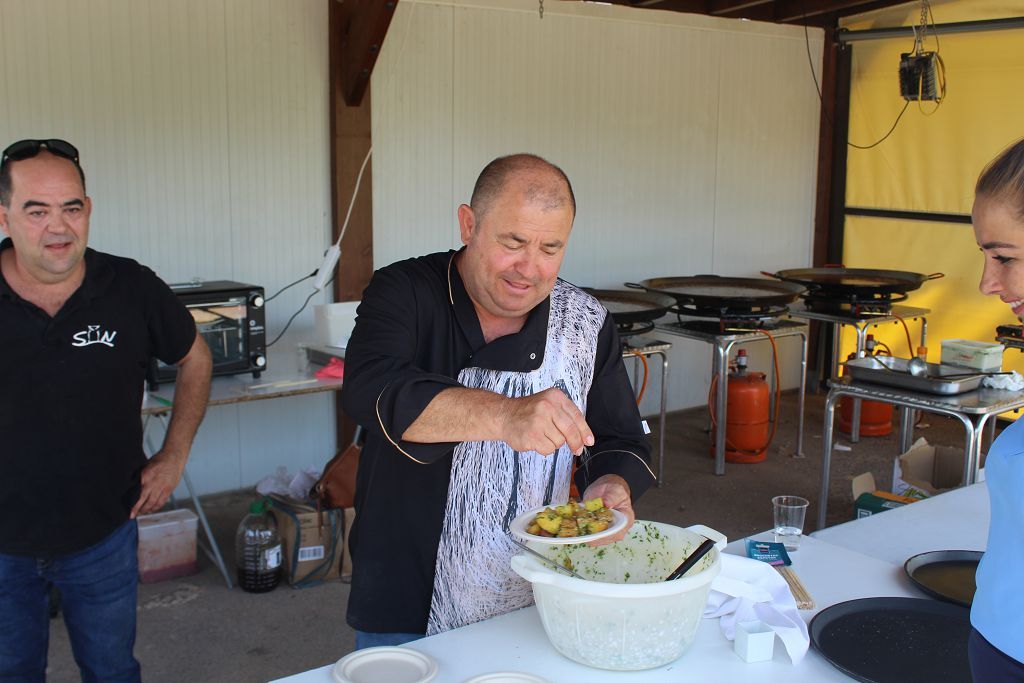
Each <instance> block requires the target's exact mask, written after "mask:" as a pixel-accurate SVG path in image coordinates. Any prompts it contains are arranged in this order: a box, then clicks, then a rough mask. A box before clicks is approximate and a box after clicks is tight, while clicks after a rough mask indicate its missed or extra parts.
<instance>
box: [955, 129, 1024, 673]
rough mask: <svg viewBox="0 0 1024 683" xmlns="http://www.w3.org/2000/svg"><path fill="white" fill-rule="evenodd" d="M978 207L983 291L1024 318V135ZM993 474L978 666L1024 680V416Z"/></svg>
mask: <svg viewBox="0 0 1024 683" xmlns="http://www.w3.org/2000/svg"><path fill="white" fill-rule="evenodd" d="M971 213H972V217H973V221H974V236H975V238H976V239H977V241H978V246H979V247H981V251H982V253H983V254H984V255H985V269H984V272H983V274H982V276H981V284H980V289H981V292H982V293H983V294H995V295H998V296H999V298H1000V299H1002V300H1003V302H1005V303H1006V304H1007V305H1009V306H1010V308H1011V310H1013V314H1014V315H1015V316H1017V317H1018V318H1019V319H1022V320H1024V140H1020V141H1018V142H1017V143H1016V144H1014V145H1012V146H1011V147H1009V148H1007V149H1006V150H1004V151H1003V152H1002V153H1001V154H1000V155H999V156H998V157H996V158H995V159H994V160H993V161H992V162H991V163H989V165H988V166H987V167H985V170H984V171H982V173H981V177H979V178H978V184H977V186H976V188H975V199H974V209H973V211H972V212H971ZM985 480H986V482H987V483H988V493H989V498H990V499H991V506H992V518H991V522H990V524H989V532H988V546H987V548H986V550H985V556H984V557H983V558H982V560H981V565H980V566H979V567H978V574H977V582H978V591H977V593H976V594H975V596H974V604H973V606H972V607H971V624H972V625H973V627H974V628H973V629H972V631H971V639H970V644H969V652H970V658H971V672H972V674H973V675H974V680H975V681H984V682H985V683H990V682H991V683H1001V682H1002V681H1024V420H1017V421H1016V422H1014V423H1013V424H1012V425H1011V426H1010V427H1008V428H1007V429H1005V430H1004V431H1003V433H1002V434H1000V435H999V438H998V439H996V441H995V443H994V444H992V448H991V449H990V450H989V453H988V459H987V460H986V463H985Z"/></svg>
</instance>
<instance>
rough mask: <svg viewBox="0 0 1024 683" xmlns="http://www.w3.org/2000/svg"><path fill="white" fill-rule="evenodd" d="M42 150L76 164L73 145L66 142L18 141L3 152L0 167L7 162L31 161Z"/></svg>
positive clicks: (76, 159) (76, 157)
mask: <svg viewBox="0 0 1024 683" xmlns="http://www.w3.org/2000/svg"><path fill="white" fill-rule="evenodd" d="M44 149H45V150H46V151H47V152H50V153H51V154H56V155H57V156H59V157H64V158H65V159H70V160H71V161H73V162H75V163H76V164H77V163H78V150H77V149H75V146H74V145H72V144H71V143H70V142H67V141H66V140H56V139H52V140H19V141H18V142H15V143H14V144H13V145H11V146H9V147H8V148H7V149H5V150H4V154H3V156H2V157H0V165H2V164H6V163H7V162H8V161H21V160H22V159H31V158H32V157H34V156H36V155H37V154H39V153H40V152H41V151H43V150H44Z"/></svg>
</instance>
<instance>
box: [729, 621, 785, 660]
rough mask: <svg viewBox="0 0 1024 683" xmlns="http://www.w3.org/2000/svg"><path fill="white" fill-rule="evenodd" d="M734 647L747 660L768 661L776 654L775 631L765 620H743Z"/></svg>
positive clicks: (737, 628) (737, 627) (737, 629)
mask: <svg viewBox="0 0 1024 683" xmlns="http://www.w3.org/2000/svg"><path fill="white" fill-rule="evenodd" d="M732 649H733V651H734V652H735V653H736V654H737V655H739V657H740V659H742V660H743V661H745V662H766V661H768V660H769V659H771V658H772V657H774V656H775V631H773V630H772V629H771V627H770V626H768V625H767V624H765V623H764V622H763V621H741V622H740V623H738V624H736V638H735V639H734V640H733V641H732Z"/></svg>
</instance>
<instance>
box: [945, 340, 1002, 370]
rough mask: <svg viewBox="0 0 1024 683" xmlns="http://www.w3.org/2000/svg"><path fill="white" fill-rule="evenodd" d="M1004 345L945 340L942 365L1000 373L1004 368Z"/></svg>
mask: <svg viewBox="0 0 1024 683" xmlns="http://www.w3.org/2000/svg"><path fill="white" fill-rule="evenodd" d="M1003 348H1004V347H1003V345H1002V344H996V343H995V342H983V341H975V340H973V339H944V340H943V341H942V364H943V365H959V366H961V367H965V368H973V369H974V370H981V371H983V372H992V371H998V370H1000V369H1001V368H1002V367H1003Z"/></svg>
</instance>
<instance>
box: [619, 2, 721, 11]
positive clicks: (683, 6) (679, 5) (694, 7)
mask: <svg viewBox="0 0 1024 683" xmlns="http://www.w3.org/2000/svg"><path fill="white" fill-rule="evenodd" d="M612 2H615V0H612ZM615 4H619V5H627V6H629V7H637V8H643V9H660V10H666V11H669V12H688V13H690V14H707V13H708V11H709V10H710V9H711V0H624V1H623V2H615Z"/></svg>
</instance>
